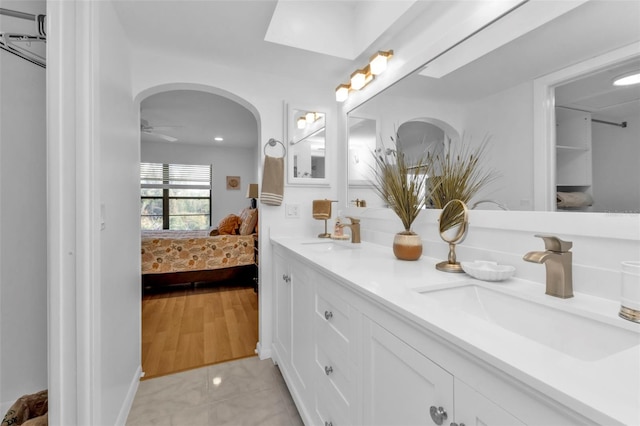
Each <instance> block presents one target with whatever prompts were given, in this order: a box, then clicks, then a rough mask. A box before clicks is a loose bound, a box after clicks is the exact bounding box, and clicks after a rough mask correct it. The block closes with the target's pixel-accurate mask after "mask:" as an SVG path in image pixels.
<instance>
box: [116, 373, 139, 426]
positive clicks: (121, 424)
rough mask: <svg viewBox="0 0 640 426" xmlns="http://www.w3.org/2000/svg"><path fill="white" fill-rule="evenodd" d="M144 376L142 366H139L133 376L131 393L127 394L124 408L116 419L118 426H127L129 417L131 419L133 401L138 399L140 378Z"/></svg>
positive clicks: (123, 404) (130, 386) (130, 387)
mask: <svg viewBox="0 0 640 426" xmlns="http://www.w3.org/2000/svg"><path fill="white" fill-rule="evenodd" d="M141 376H142V365H139V366H138V368H137V369H136V372H135V374H134V375H133V379H132V380H131V384H130V385H129V391H128V392H127V397H126V398H125V399H124V402H123V403H122V408H120V413H119V414H118V418H117V419H116V423H115V424H116V426H125V425H126V423H127V417H129V412H130V411H131V407H132V406H133V400H134V398H135V397H136V392H137V391H138V386H139V385H140V377H141Z"/></svg>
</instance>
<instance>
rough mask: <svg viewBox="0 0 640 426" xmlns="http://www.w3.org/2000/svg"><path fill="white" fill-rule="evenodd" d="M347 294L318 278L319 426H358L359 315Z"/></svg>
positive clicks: (316, 356)
mask: <svg viewBox="0 0 640 426" xmlns="http://www.w3.org/2000/svg"><path fill="white" fill-rule="evenodd" d="M349 298H350V297H349V294H347V292H346V291H345V290H344V289H341V288H340V287H339V286H338V285H336V284H335V283H334V282H332V281H331V280H330V279H329V278H327V277H325V276H323V275H322V274H318V277H317V280H316V286H315V294H314V302H315V307H314V312H313V316H314V329H313V331H314V336H315V339H314V371H315V375H316V385H317V386H318V390H317V392H316V395H315V401H314V415H315V419H314V421H316V422H317V423H318V424H320V425H325V424H326V425H333V426H338V425H348V424H358V423H361V422H360V421H359V413H358V408H359V404H358V402H357V401H358V393H357V378H358V374H357V372H358V361H359V351H358V349H359V344H358V340H357V338H358V336H359V324H360V315H359V312H357V310H355V309H354V307H353V306H352V305H351V304H350V303H349V302H348V301H349Z"/></svg>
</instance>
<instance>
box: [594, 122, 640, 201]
mask: <svg viewBox="0 0 640 426" xmlns="http://www.w3.org/2000/svg"><path fill="white" fill-rule="evenodd" d="M594 118H600V119H602V120H606V121H612V120H611V119H610V118H607V117H597V116H594ZM619 121H626V122H627V127H626V128H622V127H616V126H610V125H607V124H599V123H593V124H592V125H591V138H592V159H593V210H594V211H599V212H636V213H639V212H640V185H638V182H640V143H638V141H640V117H638V116H635V115H634V116H629V117H623V118H621V119H619Z"/></svg>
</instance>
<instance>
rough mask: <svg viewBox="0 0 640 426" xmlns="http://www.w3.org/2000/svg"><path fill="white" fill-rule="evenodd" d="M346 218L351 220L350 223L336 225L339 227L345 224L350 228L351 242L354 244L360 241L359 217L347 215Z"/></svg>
mask: <svg viewBox="0 0 640 426" xmlns="http://www.w3.org/2000/svg"><path fill="white" fill-rule="evenodd" d="M347 219H349V220H350V221H351V223H341V224H340V225H338V226H339V227H340V228H344V227H345V226H347V227H349V228H351V242H352V243H355V244H359V243H360V219H356V218H355V217H349V216H347Z"/></svg>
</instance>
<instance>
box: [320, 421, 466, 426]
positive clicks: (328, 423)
mask: <svg viewBox="0 0 640 426" xmlns="http://www.w3.org/2000/svg"><path fill="white" fill-rule="evenodd" d="M324 426H333V423H332V422H324ZM463 426H464V425H463Z"/></svg>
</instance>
